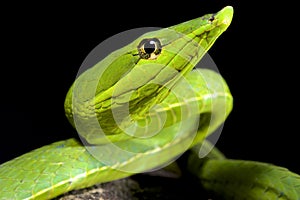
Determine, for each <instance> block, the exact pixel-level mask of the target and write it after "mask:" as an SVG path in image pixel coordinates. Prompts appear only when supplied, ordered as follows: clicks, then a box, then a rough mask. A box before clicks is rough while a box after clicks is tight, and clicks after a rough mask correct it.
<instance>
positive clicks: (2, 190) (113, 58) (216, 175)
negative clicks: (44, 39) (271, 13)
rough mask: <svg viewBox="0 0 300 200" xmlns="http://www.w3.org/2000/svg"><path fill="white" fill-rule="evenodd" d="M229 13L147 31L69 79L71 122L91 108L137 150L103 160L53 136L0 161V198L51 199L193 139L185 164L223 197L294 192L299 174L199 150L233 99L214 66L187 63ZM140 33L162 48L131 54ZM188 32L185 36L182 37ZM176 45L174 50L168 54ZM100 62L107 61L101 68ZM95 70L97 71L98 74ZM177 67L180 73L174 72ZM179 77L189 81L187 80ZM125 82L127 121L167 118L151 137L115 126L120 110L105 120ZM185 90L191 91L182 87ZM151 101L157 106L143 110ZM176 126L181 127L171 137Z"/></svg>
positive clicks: (112, 135)
mask: <svg viewBox="0 0 300 200" xmlns="http://www.w3.org/2000/svg"><path fill="white" fill-rule="evenodd" d="M232 14H233V9H232V8H231V7H225V8H224V9H222V10H221V11H220V12H218V13H217V14H216V15H214V18H215V19H214V20H213V21H210V20H209V19H210V17H211V16H212V15H205V16H203V17H201V18H197V19H194V20H191V21H188V22H185V23H182V24H179V25H176V26H173V27H169V28H168V29H162V30H159V31H155V32H150V33H147V34H146V35H143V36H141V37H140V38H138V39H137V40H135V41H134V42H133V43H131V44H129V45H128V46H126V47H124V48H122V49H120V50H117V51H116V52H113V53H112V54H110V55H109V56H107V57H106V58H105V59H104V60H103V61H101V62H100V63H98V64H96V65H95V66H94V67H93V68H91V69H90V70H88V71H86V72H85V73H83V74H82V75H81V76H80V77H79V78H78V79H76V81H75V83H74V84H73V86H72V87H71V89H70V91H69V92H68V94H67V97H66V101H65V109H66V116H67V117H68V119H69V121H70V122H71V124H73V126H75V127H76V128H78V126H81V125H82V124H85V122H88V121H89V120H90V119H91V118H92V117H93V113H94V112H96V119H97V121H98V122H99V124H100V125H101V126H103V130H104V132H105V134H106V136H107V138H108V139H109V140H111V141H113V142H115V144H118V145H119V147H122V148H123V149H126V150H130V151H132V152H138V153H137V154H133V155H132V156H131V157H129V158H127V157H126V158H125V159H123V160H121V161H120V162H119V163H116V164H115V165H106V164H104V163H101V162H99V160H97V159H95V158H94V157H93V156H91V154H90V153H89V152H88V151H87V149H86V148H85V147H84V146H82V144H81V143H80V142H79V141H77V140H76V139H69V140H65V141H59V142H56V143H53V144H50V145H47V146H44V147H41V148H39V149H36V150H34V151H32V152H29V153H27V154H24V155H22V156H20V157H18V158H15V159H13V160H11V161H8V162H6V163H4V164H2V165H0V186H1V187H0V199H51V198H53V197H56V196H58V195H61V194H63V193H65V192H67V191H71V190H74V189H79V188H85V187H88V186H91V185H94V184H96V183H101V182H108V181H111V180H116V179H120V178H123V177H127V176H130V175H131V174H132V173H129V172H125V171H121V170H119V169H120V167H121V169H127V168H128V167H129V168H132V167H133V168H136V170H137V172H143V171H146V170H149V169H152V168H155V167H159V166H162V165H164V164H167V163H168V162H169V161H170V159H171V158H173V157H176V156H179V155H180V154H181V153H183V152H184V151H185V150H186V149H185V148H183V147H182V146H184V145H185V144H187V145H189V146H190V147H193V148H192V151H191V154H190V157H189V161H188V163H187V168H188V169H189V170H190V172H191V173H193V174H194V175H196V176H197V177H198V178H200V179H199V180H200V181H201V183H202V184H203V187H204V188H206V189H208V190H209V191H213V192H214V193H215V194H218V195H220V196H222V197H224V198H225V199H295V200H296V199H300V177H299V176H298V175H297V174H294V173H292V172H290V171H288V170H287V169H284V168H281V167H277V166H273V165H270V164H264V163H258V162H252V161H239V160H235V161H234V160H227V159H225V158H224V157H223V156H221V154H220V153H219V152H218V151H217V150H213V151H212V152H211V153H210V155H209V158H210V159H207V158H205V159H199V157H198V152H199V149H198V146H199V145H200V144H199V143H201V142H202V141H204V139H205V137H206V136H207V135H208V134H210V133H211V132H213V131H214V130H215V129H216V128H217V127H218V126H220V124H222V123H223V122H224V120H225V119H226V117H227V116H228V114H229V113H230V111H231V109H232V104H233V100H232V96H231V94H230V91H229V88H228V86H227V85H226V83H225V81H224V80H223V79H222V77H221V76H220V75H219V74H217V73H215V72H213V71H209V70H205V69H201V70H200V69H196V70H192V69H193V67H194V66H195V64H196V63H198V62H199V60H200V59H201V58H202V56H203V55H204V53H205V52H206V51H207V50H208V49H209V48H210V47H211V46H212V44H213V43H214V41H215V40H216V39H217V38H218V36H219V35H220V34H221V33H222V32H224V31H225V30H226V29H227V27H228V26H229V24H230V22H231V19H232ZM170 31H171V32H170ZM174 33H177V34H174ZM195 35H197V37H195ZM144 37H147V38H148V37H155V38H158V39H159V40H160V41H161V42H162V44H163V51H162V53H161V54H160V55H159V56H158V57H157V58H156V59H155V60H145V59H140V58H139V56H138V54H137V49H136V46H137V44H138V43H139V42H140V41H141V39H142V38H144ZM188 38H189V39H192V40H190V41H192V42H187V41H189V39H188ZM195 43H196V44H198V46H201V47H202V49H199V48H196V47H197V45H189V44H195ZM179 49H180V55H181V56H175V55H177V54H178V52H179ZM174 56H175V57H174ZM147 63H151V64H152V66H153V68H151V69H148V68H147V67H149V66H150V65H148V66H147V65H144V64H147ZM154 63H158V64H162V65H160V66H166V65H167V66H168V67H170V68H172V69H175V70H176V71H177V72H179V73H173V71H172V70H171V71H168V70H161V69H162V68H160V69H159V65H153V64H154ZM101 66H109V68H107V70H106V71H103V70H102V71H101ZM147 69H148V70H147ZM156 70H158V71H156ZM99 71H100V72H99ZM145 71H146V72H147V73H145ZM155 73H156V75H154V74H155ZM100 75H101V79H100V80H98V77H99V76H100ZM182 75H183V76H184V77H185V79H183V78H180V77H181V76H182ZM139 76H142V77H143V78H140V77H139ZM154 79H155V82H156V83H160V84H161V85H163V86H165V87H168V88H171V89H172V91H177V92H178V93H183V98H185V100H187V101H189V102H196V103H197V104H196V105H198V109H195V110H196V111H197V112H196V113H192V114H197V115H200V117H201V118H200V121H199V128H198V129H197V130H195V129H193V128H189V127H188V128H187V129H184V130H183V131H182V130H181V129H180V128H179V127H180V123H181V122H182V121H184V120H186V119H185V118H184V117H180V116H183V115H182V114H183V113H182V112H180V108H182V107H184V106H187V105H188V104H187V103H186V101H185V102H184V101H182V100H178V99H176V98H175V96H174V95H172V93H169V92H168V91H169V90H168V89H166V88H165V87H160V86H158V85H157V84H150V85H147V84H146V83H149V82H151V81H153V80H154ZM183 80H186V81H187V82H188V83H189V84H190V86H191V87H190V88H187V87H186V85H185V84H183V82H184V81H183ZM128 83H133V84H134V85H131V84H128ZM131 86H132V87H133V88H134V89H135V90H134V92H133V93H130V98H129V101H130V104H129V106H130V111H131V114H132V115H131V118H132V119H133V120H134V121H138V122H141V123H144V122H145V121H146V120H145V119H147V118H149V117H151V115H152V114H153V113H161V112H162V111H165V112H166V114H167V117H168V118H169V119H168V120H167V121H166V124H167V125H166V126H165V127H164V128H163V129H162V130H161V131H160V132H159V134H157V135H155V136H154V137H151V138H147V139H145V140H140V139H136V138H134V137H130V136H128V135H126V134H124V133H123V132H122V130H121V129H120V128H119V127H118V126H124V127H126V126H128V125H130V123H131V120H130V119H128V118H123V120H122V123H121V124H116V123H115V122H114V120H112V112H111V111H112V110H114V109H119V108H122V106H123V105H125V104H124V103H126V101H127V102H128V98H127V97H126V95H128V94H129V93H128V87H131ZM86 88H89V89H88V90H87V89H86ZM190 90H191V91H193V92H194V96H190V94H189V93H188V92H186V91H190ZM84 91H85V92H84ZM125 97H126V98H125ZM124 99H125V100H124ZM126 99H127V100H126ZM155 104H159V105H160V106H161V107H160V108H159V109H154V110H152V111H150V112H148V111H149V109H150V108H151V106H153V105H155ZM189 104H190V103H189ZM191 104H192V103H191ZM191 118H193V116H191ZM190 121H191V122H190V123H191V127H197V126H194V124H193V122H197V123H198V121H197V120H196V121H193V120H190ZM188 123H189V122H188ZM85 130H87V131H83V132H80V134H81V137H83V138H84V139H85V140H87V141H88V142H89V143H91V144H96V145H99V144H100V146H101V145H104V144H106V143H107V140H105V139H103V138H102V137H98V136H97V134H95V131H94V129H93V126H90V125H88V126H86V127H85ZM180 131H181V132H182V133H181V134H180V136H179V137H177V138H176V134H177V133H178V132H180ZM195 131H196V132H197V135H196V136H195V137H194V138H193V140H192V141H191V139H190V138H191V134H193V133H194V132H195ZM191 142H192V144H191V145H190V143H191ZM149 144H154V146H152V145H149ZM205 144H206V143H205ZM204 147H206V145H204ZM106 153H107V152H106ZM109 153H110V154H111V156H112V157H114V156H116V157H117V158H118V159H122V157H118V155H114V153H115V152H109ZM158 158H159V159H158Z"/></svg>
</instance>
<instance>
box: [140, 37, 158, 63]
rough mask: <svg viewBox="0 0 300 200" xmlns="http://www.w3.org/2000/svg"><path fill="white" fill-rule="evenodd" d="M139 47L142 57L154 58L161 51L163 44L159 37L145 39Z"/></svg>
mask: <svg viewBox="0 0 300 200" xmlns="http://www.w3.org/2000/svg"><path fill="white" fill-rule="evenodd" d="M137 48H138V51H139V55H140V57H141V58H142V59H149V60H153V59H155V58H156V57H157V56H158V55H159V54H160V52H161V44H160V41H159V40H158V39H157V38H151V39H143V40H142V41H141V42H140V44H139V45H138V47H137Z"/></svg>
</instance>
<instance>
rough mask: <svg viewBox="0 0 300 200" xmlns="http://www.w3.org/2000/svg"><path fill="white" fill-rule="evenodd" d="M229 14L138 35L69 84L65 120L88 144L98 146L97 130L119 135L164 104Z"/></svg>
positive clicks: (226, 22) (225, 10) (227, 9)
mask: <svg viewBox="0 0 300 200" xmlns="http://www.w3.org/2000/svg"><path fill="white" fill-rule="evenodd" d="M232 15H233V9H232V7H230V6H228V7H225V8H223V9H222V10H221V11H219V12H218V13H215V14H207V15H204V16H203V17H199V18H196V19H193V20H190V21H187V22H184V23H181V24H178V25H175V26H171V27H169V28H164V29H160V30H157V31H152V32H148V33H146V34H143V35H142V36H140V37H138V38H137V39H136V40H134V41H132V42H131V43H129V44H128V45H127V46H124V47H123V48H121V49H119V50H116V51H115V52H113V53H111V54H109V55H108V56H107V57H106V58H104V59H103V60H101V61H100V62H98V63H97V64H96V65H94V66H93V67H92V68H90V69H88V70H87V71H85V72H84V73H82V74H81V75H80V76H79V77H78V78H77V79H76V80H75V82H74V84H73V85H72V87H71V88H70V90H69V92H68V94H67V96H66V100H65V112H66V116H67V118H68V119H69V121H70V122H71V124H72V125H73V126H74V127H76V129H77V130H78V132H79V134H80V135H81V136H82V137H83V138H85V139H86V140H87V141H88V142H89V143H101V142H102V140H101V139H100V140H97V139H95V138H97V137H98V136H97V134H98V132H99V130H98V129H97V128H95V127H97V126H99V125H100V127H101V130H102V131H103V133H104V134H103V135H106V136H113V135H119V134H120V133H122V132H123V130H124V128H126V126H129V125H130V124H132V123H134V122H135V121H137V120H140V119H143V118H144V117H145V116H146V114H147V113H149V110H151V109H152V108H153V107H154V106H155V105H157V104H159V103H161V102H163V101H164V99H165V98H166V97H167V96H168V95H169V93H170V91H171V90H172V88H173V87H174V85H176V83H178V81H179V80H180V79H182V77H184V76H185V75H186V74H187V73H189V72H190V71H191V70H192V69H193V68H194V67H195V65H196V64H197V63H198V62H199V61H200V60H201V58H202V57H203V56H204V54H205V53H206V52H207V51H208V49H209V48H210V47H211V46H212V45H213V43H214V42H215V41H216V39H217V38H218V37H219V36H220V35H221V34H222V33H223V32H224V31H225V30H226V29H227V27H228V26H229V24H230V22H231V19H232ZM101 137H102V136H101ZM117 140H119V139H117Z"/></svg>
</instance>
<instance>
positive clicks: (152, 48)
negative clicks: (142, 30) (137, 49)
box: [144, 40, 155, 54]
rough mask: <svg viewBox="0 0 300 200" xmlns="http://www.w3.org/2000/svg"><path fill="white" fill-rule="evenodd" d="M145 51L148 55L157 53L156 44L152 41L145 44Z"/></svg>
mask: <svg viewBox="0 0 300 200" xmlns="http://www.w3.org/2000/svg"><path fill="white" fill-rule="evenodd" d="M144 50H145V52H146V53H147V54H151V53H153V52H154V51H155V42H154V41H152V40H150V41H147V42H146V43H145V44H144Z"/></svg>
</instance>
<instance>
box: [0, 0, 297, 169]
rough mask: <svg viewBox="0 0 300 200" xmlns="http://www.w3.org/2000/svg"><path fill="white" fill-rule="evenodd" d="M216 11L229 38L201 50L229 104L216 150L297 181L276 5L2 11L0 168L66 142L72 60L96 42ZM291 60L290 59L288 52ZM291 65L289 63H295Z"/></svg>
mask: <svg viewBox="0 0 300 200" xmlns="http://www.w3.org/2000/svg"><path fill="white" fill-rule="evenodd" d="M226 5H232V6H233V7H234V9H235V13H234V18H233V21H232V24H231V26H230V27H229V29H228V30H227V31H226V32H225V33H224V34H223V35H222V36H221V37H220V38H219V39H218V41H217V42H216V43H215V44H214V46H213V47H212V48H211V50H210V51H209V54H210V56H211V57H212V58H213V60H214V61H215V63H216V64H217V66H218V68H219V71H220V73H221V74H222V75H223V77H224V78H225V79H226V81H227V83H228V84H229V87H230V88H231V92H232V94H233V97H234V109H233V112H232V113H231V115H230V116H229V118H228V120H227V121H226V123H225V125H224V128H223V132H222V135H221V137H220V139H219V141H218V143H217V146H218V147H219V148H220V149H221V150H222V151H223V152H224V153H225V154H226V155H227V156H228V157H230V158H235V159H247V160H258V161H264V162H270V163H273V164H276V165H280V166H284V167H287V168H289V169H291V170H292V171H295V172H297V173H300V162H298V160H297V156H298V153H299V148H298V146H299V144H298V143H299V142H298V141H297V135H298V134H299V131H298V129H297V125H298V123H299V122H298V119H299V117H298V116H297V114H298V112H297V110H299V106H298V105H297V98H296V94H297V93H298V90H299V89H298V85H299V84H298V83H297V79H296V78H295V77H296V73H295V70H294V69H295V68H297V66H296V65H297V64H296V63H295V62H294V61H295V56H293V53H294V52H295V51H292V50H291V48H290V45H293V41H294V40H293V38H295V33H294V32H293V31H290V27H291V26H290V25H288V24H287V23H288V22H293V18H292V17H291V16H290V15H283V14H282V11H284V10H285V9H284V6H285V5H284V4H283V5H282V4H281V5H279V7H277V8H275V7H272V6H273V5H274V3H272V6H270V5H260V4H255V5H254V3H253V5H246V4H243V3H240V2H239V1H217V0H213V1H209V0H206V1H187V2H178V3H177V2H176V1H173V2H169V3H168V4H167V5H162V3H161V2H153V1H147V2H142V1H140V2H126V3H117V2H111V3H110V4H106V5H104V4H103V5H96V4H95V5H93V4H85V5H83V4H76V5H75V3H72V4H69V5H59V4H57V5H54V4H52V5H51V4H48V5H47V4H45V5H36V4H35V5H28V4H26V5H21V4H15V5H7V6H4V7H3V9H4V10H7V11H8V12H6V13H2V14H1V15H2V16H1V21H2V22H1V33H2V34H1V35H2V36H1V39H2V45H1V50H2V53H1V55H2V56H1V57H2V59H1V61H2V62H1V69H0V75H1V80H0V81H1V82H0V88H1V93H0V94H1V98H0V99H1V100H0V102H1V104H0V116H1V121H0V134H1V135H0V137H1V140H0V141H1V144H0V162H4V161H7V160H9V159H12V158H14V157H16V156H18V155H21V154H23V153H25V152H27V151H29V150H32V149H35V148H37V147H40V146H42V145H45V144H49V143H51V142H54V141H57V140H61V139H67V138H70V137H73V136H75V135H76V132H75V130H74V129H73V128H72V127H71V125H70V124H69V123H68V121H67V119H66V117H65V115H64V107H63V103H64V98H65V95H66V92H67V90H68V88H69V87H70V85H71V84H72V82H73V81H74V79H75V77H76V73H77V70H78V69H79V67H80V65H81V63H82V61H83V60H84V58H85V57H86V56H87V55H88V53H89V52H90V51H91V50H92V49H93V48H94V47H96V46H97V45H98V44H99V43H100V42H102V41H103V40H105V39H107V38H108V37H110V36H112V35H114V34H117V33H119V32H122V31H125V30H129V29H132V28H137V27H168V26H171V25H174V24H178V23H180V22H183V21H187V20H189V19H193V18H196V17H199V16H202V15H203V14H206V13H210V12H217V11H218V10H220V9H221V8H222V7H224V6H226ZM296 52H297V51H296ZM296 58H297V57H296Z"/></svg>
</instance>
